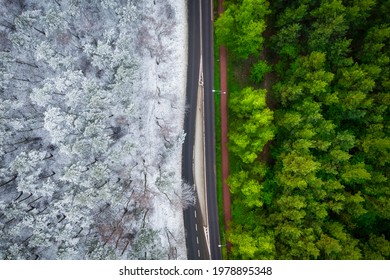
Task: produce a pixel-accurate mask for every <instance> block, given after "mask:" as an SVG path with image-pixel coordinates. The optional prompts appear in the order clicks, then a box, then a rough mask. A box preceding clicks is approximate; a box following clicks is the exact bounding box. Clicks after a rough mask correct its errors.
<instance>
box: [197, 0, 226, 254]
mask: <svg viewBox="0 0 390 280" xmlns="http://www.w3.org/2000/svg"><path fill="white" fill-rule="evenodd" d="M212 5H213V1H212V0H201V26H202V32H201V34H202V61H203V83H204V128H205V157H206V160H205V165H206V192H207V210H208V223H209V228H208V230H209V241H210V253H211V256H210V257H211V259H212V260H220V259H221V258H222V254H221V247H220V246H218V245H220V236H219V219H218V200H217V187H216V186H217V185H216V164H215V114H214V93H213V88H214V49H213V44H214V41H213V22H212V18H213V6H212Z"/></svg>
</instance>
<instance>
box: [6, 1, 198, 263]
mask: <svg viewBox="0 0 390 280" xmlns="http://www.w3.org/2000/svg"><path fill="white" fill-rule="evenodd" d="M0 2H1V3H0V5H1V8H0V9H1V16H0V18H2V20H3V21H2V22H1V25H0V59H1V60H0V76H1V77H0V90H1V91H0V99H1V100H0V101H1V103H0V156H1V165H0V228H1V231H0V258H2V259H34V258H40V259H144V258H146V259H185V258H186V246H185V234H184V228H183V216H182V209H183V207H185V206H186V205H187V204H188V203H191V199H192V196H191V194H190V193H188V192H190V190H191V188H187V192H186V193H185V194H182V192H183V189H182V179H181V155H182V153H181V149H182V143H183V139H184V137H185V135H184V133H183V120H184V111H185V89H186V86H185V83H186V68H187V65H186V64H187V49H186V44H187V34H186V32H187V14H186V13H187V9H186V1H176V0H166V1H158V0H128V1H125V0H101V1H77V0H64V1H55V0H52V1H38V0H26V1H7V0H1V1H0ZM189 194H190V195H189Z"/></svg>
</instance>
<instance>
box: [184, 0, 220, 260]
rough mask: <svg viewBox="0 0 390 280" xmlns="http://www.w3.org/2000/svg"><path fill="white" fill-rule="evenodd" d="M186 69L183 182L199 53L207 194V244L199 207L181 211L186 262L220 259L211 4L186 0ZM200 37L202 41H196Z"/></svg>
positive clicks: (188, 175) (188, 174)
mask: <svg viewBox="0 0 390 280" xmlns="http://www.w3.org/2000/svg"><path fill="white" fill-rule="evenodd" d="M187 4H188V69H187V97H186V105H187V106H188V112H187V114H186V116H185V119H184V130H185V132H186V134H187V135H186V138H185V141H184V144H183V165H182V174H183V179H184V180H185V181H186V182H187V183H189V184H191V185H193V184H194V174H193V148H194V139H195V119H196V103H197V93H198V85H199V66H200V59H201V56H200V55H201V53H200V50H202V59H203V82H204V128H205V158H206V160H205V173H206V174H205V175H206V191H207V212H208V223H209V228H208V232H209V242H210V243H209V244H210V252H209V250H208V248H207V243H206V236H205V233H204V231H203V221H202V215H201V212H200V207H199V204H198V203H197V204H196V205H195V206H192V207H189V208H188V209H186V210H184V226H185V231H186V244H187V258H188V259H189V260H197V259H221V248H220V247H219V246H218V245H219V242H220V238H219V222H218V203H217V191H216V179H215V174H216V170H215V124H214V94H213V93H212V89H213V84H214V71H213V69H214V64H213V62H214V60H213V25H212V13H213V7H212V1H211V0H199V1H198V0H188V1H187ZM200 36H202V38H200Z"/></svg>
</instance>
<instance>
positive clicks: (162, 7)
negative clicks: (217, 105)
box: [134, 0, 187, 259]
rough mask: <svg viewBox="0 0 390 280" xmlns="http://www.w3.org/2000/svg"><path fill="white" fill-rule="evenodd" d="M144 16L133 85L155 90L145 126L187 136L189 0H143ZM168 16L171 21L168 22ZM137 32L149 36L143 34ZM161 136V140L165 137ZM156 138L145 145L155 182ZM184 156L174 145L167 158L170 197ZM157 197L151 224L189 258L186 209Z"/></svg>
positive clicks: (154, 132)
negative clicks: (186, 95) (184, 133)
mask: <svg viewBox="0 0 390 280" xmlns="http://www.w3.org/2000/svg"><path fill="white" fill-rule="evenodd" d="M154 3H156V4H154ZM142 14H143V15H144V16H145V21H143V22H142V27H141V28H140V29H141V30H143V32H147V33H148V34H149V35H151V36H150V37H148V38H147V40H146V41H144V42H146V44H147V45H146V46H144V48H142V49H138V50H137V49H136V48H135V49H136V54H135V55H139V60H138V61H142V63H141V64H140V65H139V67H138V68H137V74H136V75H138V77H139V79H138V80H137V81H136V83H135V85H134V87H135V88H137V87H138V88H139V90H140V91H142V92H148V93H149V94H150V98H146V99H145V104H143V106H144V108H145V114H147V115H148V117H147V118H146V120H147V123H145V127H144V128H145V129H147V130H148V132H147V134H148V135H150V136H153V135H160V136H161V135H162V136H163V137H167V136H174V137H183V121H184V108H185V92H186V73H187V47H186V44H187V8H186V1H175V0H170V1H163V2H161V1H152V0H150V1H142ZM166 18H169V19H172V21H171V22H170V21H167V20H166ZM144 28H145V29H146V30H147V31H146V30H144ZM138 36H147V35H145V34H141V33H139V34H138ZM139 39H140V38H138V40H139ZM156 96H157V98H156ZM160 126H162V127H163V128H161V127H160ZM159 139H160V140H161V137H159ZM156 140H157V141H158V139H156V138H155V137H149V138H147V139H145V142H144V143H142V145H145V146H147V147H148V152H147V161H149V163H150V164H151V169H150V172H149V173H148V177H149V179H148V181H149V180H150V181H153V182H155V181H156V180H157V177H158V176H159V171H158V170H157V169H156V167H155V166H154V165H153V162H154V161H155V160H157V159H156V157H159V149H160V145H161V142H160V143H156ZM168 144H169V143H168ZM181 156H182V150H181V145H180V146H177V147H175V148H174V152H173V153H172V154H171V156H170V157H169V158H168V159H166V162H165V169H166V170H165V172H167V173H168V174H167V176H169V180H170V181H171V184H170V186H171V187H172V189H165V190H164V189H162V190H160V191H162V192H166V193H167V195H168V196H169V197H170V199H171V200H174V199H175V198H178V197H179V196H180V194H181ZM176 196H177V197H176ZM154 199H155V200H154V205H155V207H156V210H155V211H154V212H153V214H152V215H151V216H150V218H149V219H150V220H149V222H150V223H151V224H153V225H154V227H155V229H157V230H160V232H166V231H165V230H167V232H168V231H169V233H168V234H167V235H166V236H161V238H162V245H163V246H166V247H167V248H168V247H169V243H170V242H173V243H176V248H177V258H178V259H185V258H186V247H185V238H184V237H185V235H184V225H183V213H182V210H181V208H180V207H177V206H178V205H177V204H173V205H172V204H171V203H170V201H169V199H167V197H166V196H165V195H162V196H161V195H159V196H156V197H155V198H154ZM171 234H172V236H170V235H171ZM167 236H170V237H169V238H168V237H167Z"/></svg>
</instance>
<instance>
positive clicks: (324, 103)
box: [229, 0, 390, 259]
mask: <svg viewBox="0 0 390 280" xmlns="http://www.w3.org/2000/svg"><path fill="white" fill-rule="evenodd" d="M270 3H271V5H270V10H272V14H271V16H270V18H269V21H268V22H266V24H267V25H270V24H271V26H270V27H269V29H270V32H269V33H270V34H272V35H268V34H267V35H266V36H267V37H266V38H265V39H264V40H265V46H267V47H269V49H270V50H271V53H272V55H271V59H270V61H272V62H274V65H272V63H270V61H260V62H258V63H257V64H255V65H254V67H253V69H252V73H251V75H252V80H253V81H255V82H260V81H261V80H262V79H263V78H264V73H267V72H268V71H269V70H270V69H271V72H270V75H273V77H275V79H276V81H275V83H274V84H273V87H272V90H271V95H272V98H273V100H272V103H273V111H272V112H269V111H268V109H267V107H266V106H265V100H264V101H263V100H259V99H258V98H257V96H258V95H265V92H264V91H262V90H257V91H256V90H253V89H250V88H246V89H244V90H243V91H242V92H240V93H239V94H234V95H233V96H232V97H231V102H230V104H229V106H230V111H231V112H232V114H231V115H232V117H231V118H230V119H231V127H230V135H229V137H230V149H231V152H232V153H233V154H234V155H235V158H237V159H239V160H241V165H240V166H241V168H242V170H240V171H238V172H235V173H233V174H232V176H231V178H230V179H229V184H230V186H231V191H232V193H233V196H234V198H235V203H236V204H240V205H242V207H240V214H239V215H238V216H235V220H234V221H233V224H232V232H231V238H232V240H233V242H232V244H233V252H232V256H233V257H234V258H240V257H242V258H260V259H261V258H270V257H271V258H275V259H388V258H389V257H390V256H389V254H390V249H389V248H390V241H389V240H390V226H389V220H390V187H389V178H388V177H389V162H390V155H389V151H390V136H389V127H390V126H389V115H390V114H389V106H390V97H389V94H388V93H389V88H390V82H389V77H390V73H389V69H390V68H389V63H390V48H389V47H388V46H389V43H390V26H389V24H388V20H387V17H388V14H386V11H389V5H388V4H385V3H384V1H374V0H356V1H355V0H353V1H352V0H351V1H349V0H343V1H342V0H325V1H289V2H288V3H286V2H283V1H272V2H270ZM237 7H238V6H236V8H237ZM237 9H238V8H237ZM267 51H268V50H267ZM257 52H258V53H257V54H259V52H260V50H257ZM268 65H269V66H268ZM268 67H270V68H268ZM272 69H273V70H272ZM272 71H273V72H272ZM267 76H269V75H267ZM268 82H269V81H268ZM271 116H272V117H271ZM271 132H272V133H271ZM267 133H269V134H267ZM265 135H269V137H265ZM271 135H272V137H271ZM270 139H272V146H271V154H272V161H270V162H268V163H267V164H266V165H265V164H264V162H262V161H260V160H257V159H260V158H259V153H261V148H262V147H263V146H264V144H266V143H267V141H269V140H270ZM256 166H260V168H256ZM257 169H259V170H265V172H257V173H256V170H257ZM244 217H248V218H247V219H244ZM249 220H255V221H254V222H253V221H252V222H249ZM255 225H257V226H255ZM241 237H242V240H245V242H243V243H242V244H240V238H241ZM259 240H263V241H264V242H265V244H266V245H265V246H266V248H267V249H265V248H262V249H260V247H261V246H260V245H259V244H258V242H259ZM249 243H252V244H254V245H253V246H250V245H249Z"/></svg>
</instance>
